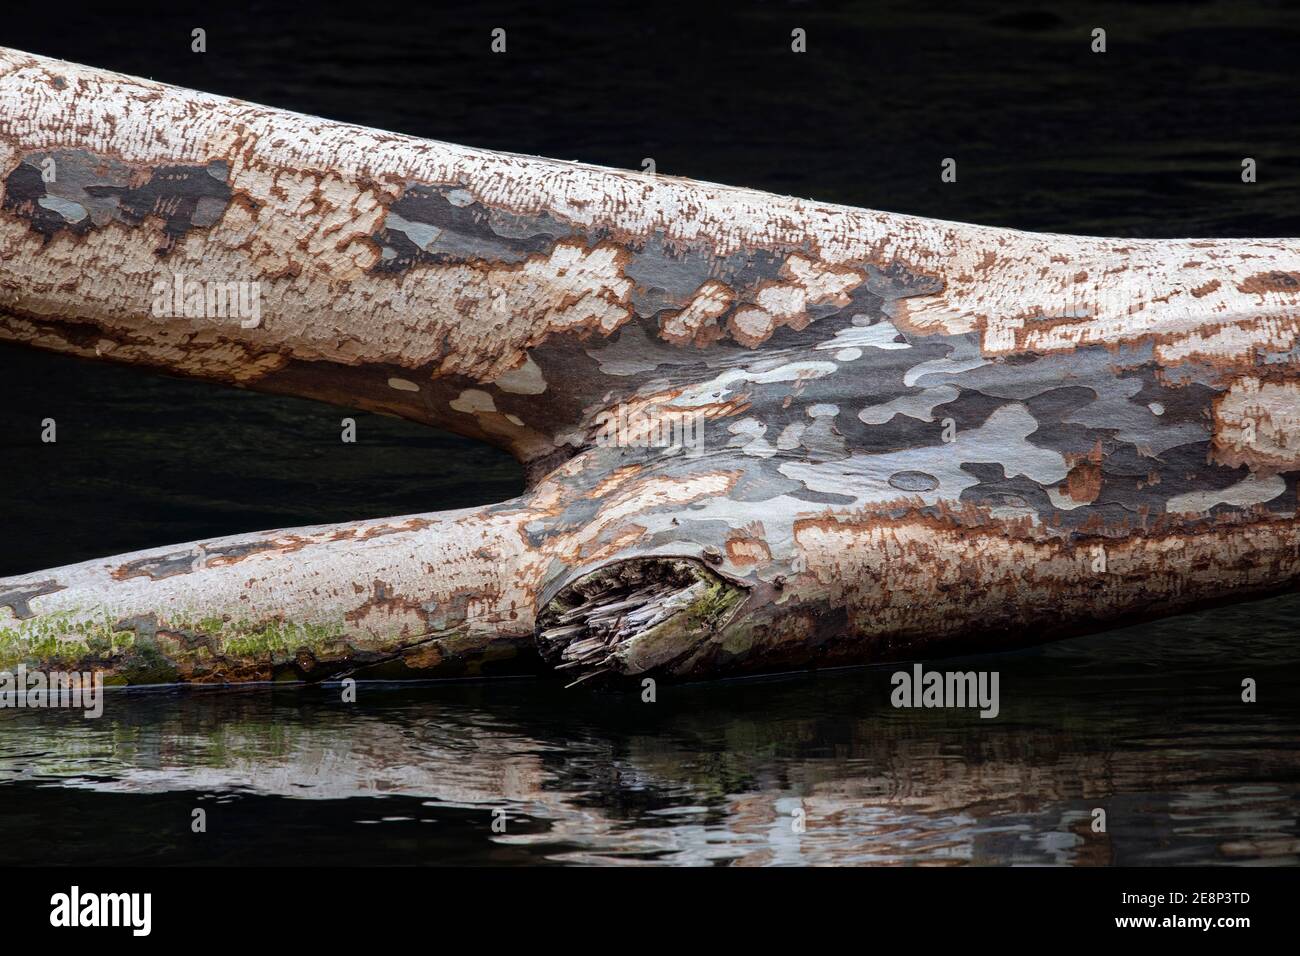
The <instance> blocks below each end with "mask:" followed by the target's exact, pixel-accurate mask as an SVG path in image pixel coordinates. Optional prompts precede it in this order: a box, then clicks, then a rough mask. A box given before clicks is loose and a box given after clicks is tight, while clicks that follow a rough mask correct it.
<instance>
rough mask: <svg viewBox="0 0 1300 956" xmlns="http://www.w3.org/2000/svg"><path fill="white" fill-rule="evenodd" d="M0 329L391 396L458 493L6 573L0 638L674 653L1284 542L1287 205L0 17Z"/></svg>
mask: <svg viewBox="0 0 1300 956" xmlns="http://www.w3.org/2000/svg"><path fill="white" fill-rule="evenodd" d="M0 186H2V188H3V198H2V200H0V256H2V259H3V264H2V265H0V338H2V339H5V340H9V341H15V342H22V343H27V344H30V345H33V346H37V347H40V348H45V349H52V350H55V351H60V352H65V353H69V354H73V355H79V356H83V357H97V358H102V359H106V360H110V361H118V362H126V363H130V364H135V365H140V366H145V367H152V368H156V369H162V370H166V371H168V372H173V373H179V374H184V375H191V376H197V377H200V378H204V379H208V380H213V381H219V382H225V383H228V384H231V385H237V386H241V387H246V388H252V389H258V390H263V391H268V392H279V393H287V394H293V395H300V396H307V397H312V398H317V399H323V400H326V401H330V402H335V403H338V404H340V405H346V406H350V407H356V408H362V409H368V410H372V411H377V412H382V413H386V414H392V415H399V416H402V417H405V418H409V419H412V420H415V421H420V422H425V423H428V424H430V425H435V426H437V427H440V428H446V429H450V430H451V431H454V432H458V433H460V434H463V435H468V436H471V437H474V438H478V439H481V440H484V441H488V442H492V443H494V444H496V445H499V446H501V447H503V448H505V449H507V450H509V451H510V452H511V453H513V454H514V455H516V456H517V457H518V458H519V459H520V460H521V461H522V462H523V463H524V465H525V467H526V469H527V473H528V475H529V490H528V491H527V492H526V493H525V494H524V495H523V496H521V497H520V498H518V499H516V500H513V501H509V502H505V503H502V504H499V505H494V506H490V507H486V508H482V509H476V510H470V511H464V512H457V513H450V514H430V515H420V516H412V517H406V518H397V519H391V520H387V521H366V522H358V523H352V524H346V525H340V526H332V527H317V528H303V529H295V530H290V531H284V530H281V531H272V532H265V533H259V534H247V535H237V536H233V537H230V538H224V539H220V540H215V541H204V542H195V543H192V544H189V545H182V546H176V547H171V548H163V549H159V550H156V551H149V552H142V553H138V554H132V555H125V556H121V557H116V558H109V559H105V560H99V561H91V562H87V563H84V564H79V565H75V566H71V567H65V568H56V569H52V570H48V571H42V572H37V573H34V574H30V575H24V576H20V577H17V578H11V579H7V580H4V581H0V667H3V666H8V665H12V664H14V663H16V662H19V661H26V662H28V663H29V664H31V665H34V666H42V667H46V668H54V667H66V668H78V669H86V668H91V667H94V668H101V669H104V670H106V671H108V672H109V674H110V679H115V680H119V681H122V682H133V683H140V682H145V683H147V682H160V681H177V680H182V681H184V680H190V681H224V680H258V679H271V678H282V677H288V678H302V679H312V680H315V679H322V678H329V677H338V676H343V675H348V674H352V675H357V676H384V677H393V676H412V677H417V676H418V677H429V676H434V677H437V676H458V675H470V674H480V673H489V672H504V671H512V670H524V669H529V668H533V667H537V666H539V664H540V663H541V662H544V664H545V665H546V666H550V667H555V668H558V669H561V670H562V672H563V673H565V674H567V675H569V676H570V678H571V679H573V680H585V679H589V678H595V679H602V680H603V679H610V678H613V677H618V676H633V675H653V676H660V675H662V676H672V677H687V678H696V677H707V676H714V675H724V674H736V673H744V672H753V671H761V670H774V669H781V668H794V667H806V666H825V665H836V664H846V663H859V662H872V661H880V660H888V659H894V658H901V657H914V656H918V655H923V654H937V653H947V652H951V651H954V650H960V649H967V648H971V647H975V646H990V645H993V646H1011V645H1015V644H1022V643H1028V642H1032V641H1039V640H1045V639H1049V638H1052V637H1055V636H1060V635H1063V634H1067V633H1074V632H1077V631H1079V630H1084V629H1088V628H1093V627H1098V626H1103V625H1105V624H1107V623H1109V622H1117V621H1120V620H1124V619H1130V618H1133V617H1138V616H1150V615H1157V614H1166V613H1171V612H1174V611H1177V610H1179V609H1183V608H1187V607H1192V606H1196V605H1199V604H1204V603H1207V602H1215V601H1222V600H1227V599H1233V598H1241V597H1246V596H1250V595H1256V594H1264V593H1269V592H1273V591H1277V590H1280V589H1283V588H1287V587H1289V586H1292V585H1293V584H1294V583H1295V581H1296V580H1297V577H1298V576H1300V536H1298V532H1297V524H1296V521H1295V513H1296V478H1297V473H1298V471H1300V439H1298V438H1297V425H1300V377H1298V374H1297V363H1298V362H1300V349H1298V348H1297V335H1298V334H1300V330H1298V328H1297V321H1298V320H1297V317H1298V316H1300V301H1298V300H1300V242H1297V241H1295V240H1178V241H1170V240H1162V241H1151V240H1114V239H1097V238H1085V237H1073V236H1060V235H1035V234H1026V233H1019V232H1014V231H1008V230H1001V229H992V228H984V227H979V226H970V225H961V224H956V223H947V222H938V221H932V220H924V219H917V218H911V217H907V216H898V215H891V214H884V213H876V212H869V211H863V210H857V209H847V208H842V207H835V206H829V205H825V204H821V203H815V202H806V201H801V200H796V199H789V198H783V197H777V196H771V195H766V194H762V193H757V192H752V191H747V190H741V189H733V188H729V187H722V186H715V185H710V184H704V183H695V182H690V181H685V180H679V179H672V178H668V177H661V176H649V175H641V174H636V173H629V172H621V171H616V170H609V169H600V168H594V167H590V166H583V165H580V164H574V163H562V162H555V161H551V160H545V159H536V158H531V157H523V156H514V155H505V154H499V153H490V152H484V151H477V150H470V149H464V148H461V147H456V146H449V145H446V144H442V143H433V142H427V141H422V140H416V139H412V138H409V137H404V136H399V135H395V134H390V133H382V132H377V131H374V130H369V129H362V128H358V127H354V126H348V125H344V124H340V123H333V122H328V121H325V120H319V119H313V118H309V117H304V116H299V115H295V114H291V113H286V112H282V111H278V110H273V109H267V108H264V107H259V106H253V105H250V104H247V103H242V102H237V101H233V100H229V99H225V98H221V97H215V96H209V95H205V94H200V93H193V92H189V91H186V90H179V89H174V88H171V87H167V86H164V85H161V84H157V83H152V82H148V81H145V80H140V79H134V78H130V77H124V76H120V75H116V74H111V73H106V72H103V71H99V70H94V69H89V68H86V67H81V66H75V65H72V64H68V63H62V62H56V61H51V60H47V59H42V58H40V57H35V56H30V55H27V54H23V53H18V52H14V51H0Z"/></svg>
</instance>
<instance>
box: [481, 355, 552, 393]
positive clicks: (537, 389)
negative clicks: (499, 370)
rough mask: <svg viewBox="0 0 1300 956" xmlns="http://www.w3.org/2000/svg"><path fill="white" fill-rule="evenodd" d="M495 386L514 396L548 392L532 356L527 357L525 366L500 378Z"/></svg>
mask: <svg viewBox="0 0 1300 956" xmlns="http://www.w3.org/2000/svg"><path fill="white" fill-rule="evenodd" d="M493 384H494V385H496V387H497V388H499V389H501V391H503V392H510V393H511V394H512V395H541V394H542V393H543V392H545V391H546V379H545V378H543V377H542V370H541V369H540V368H538V367H537V363H536V362H534V361H533V357H532V356H531V355H525V356H524V364H523V365H520V366H519V367H518V368H515V369H511V370H510V371H509V372H506V373H505V374H504V375H501V376H499V377H498V378H497V380H496V381H495V382H494V383H493Z"/></svg>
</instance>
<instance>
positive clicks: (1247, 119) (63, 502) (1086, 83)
mask: <svg viewBox="0 0 1300 956" xmlns="http://www.w3.org/2000/svg"><path fill="white" fill-rule="evenodd" d="M7 7H8V8H7V9H6V12H5V16H4V19H3V21H0V44H3V45H7V46H11V47H16V48H19V49H23V50H27V51H31V52H35V53H41V54H44V55H47V56H54V57H61V58H65V59H69V60H74V61H77V62H81V63H87V64H92V65H94V66H98V67H105V68H109V69H114V70H119V71H122V72H125V73H129V74H135V75H141V76H148V77H152V78H154V79H157V80H161V81H165V82H168V83H174V84H178V85H181V86H186V87H191V88H194V89H199V90H204V91H208V92H213V93H221V94H226V95H230V96H236V97H241V98H244V99H249V100H254V101H257V102H261V103H266V104H270V105H274V106H279V107H285V108H288V109H293V110H298V111H302V112H306V113H313V114H318V115H321V116H326V117H330V118H332V119H338V120H345V121H349V122H355V123H361V124H365V125H369V126H375V127H379V128H382V129H388V130H396V131H400V132H404V133H411V134H415V135H417V136H425V137H431V138H436V139H442V140H448V141H451V142H456V143H462V144H465V145H470V146H477V147H490V148H494V149H502V150H510V151H516V152H524V153H535V154H540V155H545V156H553V157H558V158H562V159H577V160H582V161H585V162H591V163H599V164H604V165H609V166H616V167H624V168H639V167H640V166H641V162H642V160H643V159H644V158H645V157H647V156H649V157H653V158H654V159H655V161H656V163H657V166H658V170H659V171H660V172H662V173H667V174H673V175H683V176H689V177H693V178H697V179H704V180H713V181H717V182H722V183H728V184H734V185H743V186H750V187H755V188H759V189H766V190H771V191H773V192H779V193H787V194H793V195H798V196H803V197H811V198H816V199H821V200H828V201H833V202H839V203H845V204H849V205H856V206H866V207H873V208H878V209H886V210H892V211H898V212H906V213H912V214H919V215H925V216H934V217H939V218H945V219H958V220H965V221H970V222H978V223H987V224H995V225H1003V226H1014V227H1019V228H1025V229H1039V230H1051V231H1058V232H1081V233H1104V234H1113V235H1133V236H1181V235H1215V236H1246V235H1261V236H1279V235H1300V190H1298V189H1297V188H1296V187H1297V186H1298V185H1300V161H1297V150H1296V146H1297V137H1298V136H1300V121H1298V118H1297V116H1296V109H1295V102H1296V99H1295V90H1296V88H1297V72H1298V71H1300V67H1298V66H1297V63H1300V59H1298V58H1297V56H1296V54H1297V51H1300V13H1297V12H1295V11H1294V10H1293V9H1288V7H1287V5H1285V4H1280V3H1279V4H1252V3H1237V2H1208V3H1191V4H1172V3H1150V2H1148V3H1132V2H1126V3H1115V4H1079V3H1056V4H1050V5H1034V4H1010V5H982V4H976V3H961V4H955V3H954V4H947V3H924V4H916V3H906V2H870V3H830V4H818V5H814V4H804V3H776V2H773V3H755V4H738V5H735V6H734V8H732V9H730V10H719V9H715V8H712V7H705V6H703V5H696V4H683V5H680V6H677V5H672V6H670V5H666V4H651V3H637V4H631V5H627V6H626V7H623V8H619V7H617V6H613V5H610V4H606V3H577V4H563V5H562V4H542V3H488V4H484V3H462V4H441V5H435V6H425V5H422V4H418V3H412V4H409V5H392V4H389V5H379V4H375V5H369V6H367V5H364V4H362V5H353V6H352V7H351V8H350V12H348V13H341V12H338V11H335V10H333V9H331V8H325V9H316V8H314V7H312V6H311V5H292V4H286V5H274V4H263V3H223V4H203V5H193V6H192V8H189V9H187V7H186V5H185V4H167V5H165V6H164V5H161V4H158V5H152V6H144V5H134V6H133V5H129V4H128V5H118V4H112V5H101V4H95V5H85V6H80V7H79V6H78V5H77V4H66V3H58V4H49V3H44V4H42V3H22V4H18V3H14V4H9V5H7ZM196 26H201V27H203V28H204V29H206V30H207V44H208V46H207V52H206V53H203V54H196V53H193V52H191V50H190V31H191V30H192V29H193V28H194V27H196ZM498 26H500V27H503V28H505V29H506V30H507V37H508V52H507V53H506V54H504V55H498V54H493V53H491V52H490V49H489V45H490V34H491V31H492V29H493V28H494V27H498ZM796 26H798V27H803V28H804V29H805V30H806V31H807V36H808V52H807V53H805V54H794V53H792V52H791V51H790V31H791V30H792V29H793V28H794V27H796ZM1098 26H1100V27H1103V28H1104V29H1105V30H1106V31H1107V45H1108V50H1107V52H1106V53H1104V54H1095V53H1093V52H1091V31H1092V29H1093V28H1094V27H1098ZM948 156H951V157H954V158H956V159H957V161H958V181H957V182H956V183H952V184H944V183H941V182H940V179H939V165H940V161H941V160H942V159H943V158H944V157H948ZM1245 156H1251V157H1254V158H1255V159H1256V160H1257V161H1258V164H1259V181H1258V182H1256V183H1254V184H1243V183H1242V182H1241V180H1240V164H1241V159H1242V158H1243V157H1245ZM344 414H354V413H345V412H342V411H340V410H336V409H332V408H328V407H325V406H322V405H318V404H314V403H310V402H304V401H297V400H292V399H280V398H270V397H265V396H255V395H250V394H246V393H242V392H237V391H230V390H226V389H222V388H220V387H217V386H210V385H202V384H197V383H193V382H184V381H180V380H173V379H169V378H166V377H162V376H157V375H152V374H149V373H146V372H142V371H139V370H133V369H123V368H115V367H109V366H103V365H97V364H93V363H86V362H82V361H80V360H76V359H70V358H66V357H61V356H51V355H44V354H41V353H36V352H29V351H26V350H20V349H16V348H13V347H10V346H0V455H2V456H3V460H4V465H5V467H3V468H0V475H2V476H3V477H2V478H0V481H3V483H4V486H5V487H4V491H3V496H2V497H0V500H3V501H4V503H5V505H6V508H5V515H4V522H3V525H2V526H3V528H4V536H3V541H4V543H5V544H6V545H7V546H6V547H4V548H3V549H0V574H18V573H26V572H31V571H35V570H38V569H41V568H44V567H49V566H54V565H59V564H65V563H70V562H73V561H79V560H85V559H89V558H93V557H98V556H102V555H106V554H111V553H116V552H122V551H129V550H134V549H138V548H143V547H149V546H156V545H163V544H168V543H173V542H181V541H186V540H191V539H194V538H198V537H206V536H213V535H218V534H226V533H234V532H239V531H250V530H257V529H262V528H269V527H282V526H292V525H298V524H308V523H316V522H324V521H336V520H345V519H351V518H362V517H371V516H382V515H393V514H403V513H410V512H418V511H429V510H437V509H443V508H450V507H460V506H467V505H472V504H477V503H482V502H486V501H495V500H501V499H504V498H507V497H510V496H511V495H513V494H515V493H517V492H518V491H519V490H520V489H521V488H522V476H521V474H520V471H519V469H518V468H517V467H516V465H515V464H514V462H513V461H511V460H510V459H508V458H506V457H505V456H504V455H503V454H501V453H500V452H497V451H496V450H494V449H490V448H483V447H479V446H477V445H471V444H469V443H467V442H465V441H463V440H461V439H457V438H454V437H450V436H444V435H440V434H437V433H433V432H430V431H427V430H425V429H423V428H418V427H416V426H413V425H409V424H406V423H402V422H396V421H391V420H382V419H379V418H375V417H373V416H367V415H361V414H354V417H356V418H357V420H358V426H359V429H358V431H359V437H358V443H357V444H355V445H344V444H342V443H341V442H340V441H339V420H340V418H341V417H342V416H343V415H344ZM46 417H52V418H54V419H55V420H56V421H57V423H58V442H57V444H52V445H51V444H42V443H41V442H40V422H41V420H42V419H44V418H46Z"/></svg>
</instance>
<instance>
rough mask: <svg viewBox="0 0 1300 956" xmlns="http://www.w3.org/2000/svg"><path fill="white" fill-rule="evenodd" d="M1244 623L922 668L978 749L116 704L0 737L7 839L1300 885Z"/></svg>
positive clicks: (314, 691)
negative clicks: (1191, 875) (1044, 872)
mask: <svg viewBox="0 0 1300 956" xmlns="http://www.w3.org/2000/svg"><path fill="white" fill-rule="evenodd" d="M1237 611H1238V618H1237V620H1238V626H1237V627H1236V628H1235V629H1234V630H1233V631H1231V632H1227V631H1224V630H1223V629H1222V627H1221V626H1220V625H1219V624H1218V623H1216V621H1215V619H1214V617H1213V616H1212V615H1205V616H1200V617H1194V618H1190V619H1173V620H1170V621H1165V622H1160V623H1156V624H1147V625H1143V626H1141V627H1134V628H1127V629H1124V630H1121V631H1114V632H1111V633H1109V634H1105V635H1098V636H1095V637H1089V638H1081V639H1078V640H1075V641H1069V642H1064V643H1061V644H1056V645H1049V646H1045V647H1041V648H1036V649H1034V650H1031V651H1025V652H1021V653H1017V654H1011V655H999V656H987V657H979V658H966V659H962V660H952V661H946V662H932V663H930V664H928V665H927V666H928V667H931V668H943V669H961V670H982V669H995V670H997V671H998V672H999V674H1000V684H999V689H1000V695H999V696H1000V705H1001V710H1000V713H999V715H998V716H997V717H996V718H995V719H990V720H984V719H981V718H980V717H979V716H978V715H977V713H976V712H975V711H974V710H952V709H932V710H924V709H920V710H917V709H901V708H894V707H892V706H891V705H890V694H891V680H890V677H891V675H892V673H893V672H894V670H895V668H893V667H888V668H861V669H848V670H841V671H834V672H824V673H820V674H806V675H790V676H786V677H779V678H769V679H765V680H750V681H734V682H725V683H716V684H708V685H703V684H702V685H692V686H685V687H661V688H659V694H658V700H657V701H656V702H654V703H645V702H643V701H642V700H641V698H640V694H639V693H637V692H635V691H629V692H628V693H626V694H624V693H603V694H587V693H574V692H572V691H569V692H566V691H564V690H563V688H562V687H561V686H560V685H559V684H558V683H555V682H552V681H549V680H511V681H498V682H485V683H476V684H459V683H439V684H422V685H393V684H387V685H382V684H362V685H360V686H359V694H358V701H357V702H356V703H355V704H347V703H343V702H342V700H341V693H340V689H339V688H338V687H288V688H284V687H275V686H261V687H249V688H242V689H216V688H206V689H205V688H198V689H181V690H155V691H115V692H110V693H109V696H108V698H107V702H106V707H105V711H104V715H103V717H101V718H99V719H97V720H87V719H85V718H83V717H81V716H80V714H78V713H75V712H55V711H26V712H19V711H7V712H3V716H0V839H4V840H5V844H6V845H7V846H10V847H15V848H20V849H17V850H16V851H15V852H17V853H27V854H29V855H28V856H27V857H25V858H22V859H19V858H15V857H12V856H11V860H13V862H22V863H38V862H44V863H51V862H58V863H87V862H92V863H93V862H109V861H113V862H120V863H178V862H194V863H218V864H236V863H345V862H346V863H443V864H445V863H493V864H514V863H575V862H604V863H623V864H630V863H663V864H701V863H731V864H738V865H763V864H796V863H925V864H961V863H1036V864H1059V865H1097V864H1189V863H1198V864H1206V863H1211V864H1213V863H1218V864H1259V863H1265V864H1294V863H1296V862H1297V859H1298V858H1300V828H1298V827H1297V818H1298V817H1300V705H1298V702H1300V676H1298V675H1297V672H1296V670H1295V668H1294V667H1293V666H1291V661H1292V656H1293V650H1292V648H1291V646H1290V642H1291V640H1292V632H1293V626H1292V622H1293V621H1294V619H1295V616H1296V613H1297V611H1300V597H1287V598H1279V599H1274V600H1271V601H1266V602H1260V603H1257V604H1253V605H1246V606H1244V607H1241V608H1238V609H1237ZM1244 677H1251V678H1253V679H1254V680H1255V681H1256V682H1257V684H1258V688H1259V701H1258V702H1257V703H1254V704H1248V703H1244V702H1242V700H1241V681H1242V679H1243V678H1244ZM1095 808H1102V809H1104V810H1105V811H1106V814H1107V828H1106V832H1105V833H1094V832H1093V831H1092V826H1091V825H1092V821H1093V810H1094V809H1095ZM195 809H203V810H204V811H205V812H206V815H207V831H206V832H205V833H203V834H194V833H192V832H191V821H192V813H193V811H194V810H195ZM502 813H503V814H504V832H497V830H494V826H493V825H494V821H499V820H500V819H501V818H502V817H501V814H502ZM800 816H802V819H803V824H804V828H803V832H797V829H798V828H797V826H796V822H797V820H798V819H799V817H800ZM53 820H57V821H58V832H59V840H58V841H48V842H46V841H41V840H32V839H30V836H31V834H32V833H34V832H40V830H41V828H42V826H48V824H49V822H50V821H53ZM497 826H498V828H499V827H500V823H499V822H498V823H497ZM19 836H22V837H24V839H6V838H11V837H13V838H16V837H19Z"/></svg>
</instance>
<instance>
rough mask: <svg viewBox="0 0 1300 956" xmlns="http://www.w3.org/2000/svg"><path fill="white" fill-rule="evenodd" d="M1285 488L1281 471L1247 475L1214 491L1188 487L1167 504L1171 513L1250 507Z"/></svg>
mask: <svg viewBox="0 0 1300 956" xmlns="http://www.w3.org/2000/svg"><path fill="white" fill-rule="evenodd" d="M1284 491H1286V481H1285V480H1284V479H1283V478H1282V477H1281V476H1279V475H1269V476H1268V477H1267V478H1260V477H1257V476H1256V475H1247V476H1246V477H1245V478H1243V479H1242V480H1241V481H1239V482H1237V483H1236V484H1235V485H1229V486H1228V487H1227V488H1219V489H1217V490H1215V491H1189V492H1187V493H1186V494H1182V495H1175V496H1174V497H1172V498H1170V499H1169V501H1168V503H1167V504H1166V505H1165V511H1167V512H1169V513H1170V514H1188V513H1202V512H1206V511H1209V510H1210V509H1211V508H1213V507H1214V506H1215V505H1232V506H1233V507H1236V508H1248V507H1250V506H1251V505H1262V504H1263V503H1264V502H1266V501H1272V500H1273V499H1274V498H1276V497H1277V496H1278V495H1280V494H1281V493H1282V492H1284Z"/></svg>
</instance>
